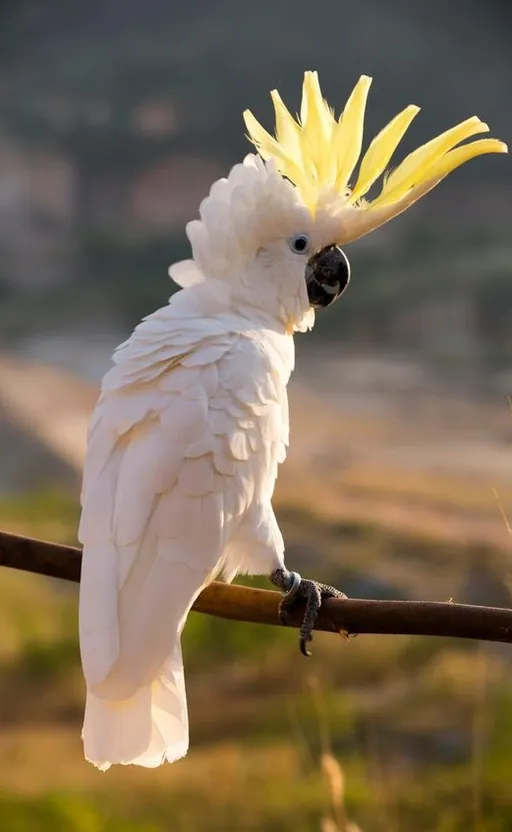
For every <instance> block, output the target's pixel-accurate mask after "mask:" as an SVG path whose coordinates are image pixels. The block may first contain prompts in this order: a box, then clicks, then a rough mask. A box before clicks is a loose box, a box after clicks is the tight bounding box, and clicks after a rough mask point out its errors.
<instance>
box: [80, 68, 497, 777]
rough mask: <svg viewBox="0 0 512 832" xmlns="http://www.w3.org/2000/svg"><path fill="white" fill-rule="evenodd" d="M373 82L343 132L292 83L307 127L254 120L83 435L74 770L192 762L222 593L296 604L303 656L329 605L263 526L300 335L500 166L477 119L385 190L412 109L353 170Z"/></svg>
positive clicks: (268, 524)
mask: <svg viewBox="0 0 512 832" xmlns="http://www.w3.org/2000/svg"><path fill="white" fill-rule="evenodd" d="M370 83H371V79H370V78H368V77H366V76H362V77H361V78H360V79H359V81H358V82H357V84H356V86H355V88H354V90H353V92H352V94H351V95H350V97H349V99H348V101H347V103H346V105H345V109H344V111H343V114H342V116H340V118H339V119H336V118H335V116H334V113H333V111H332V110H331V108H330V107H329V106H328V104H327V103H326V101H325V100H324V99H323V97H322V93H321V90H320V86H319V82H318V76H317V73H316V72H306V73H305V76H304V83H303V92H302V105H301V110H300V117H298V118H297V119H295V118H294V117H293V116H292V115H291V114H290V112H289V111H288V110H287V108H286V107H285V105H284V103H283V101H282V99H281V97H280V96H279V93H278V92H277V91H276V90H274V91H273V92H272V93H271V96H272V100H273V104H274V108H275V117H276V135H275V138H274V137H272V136H271V135H270V134H269V133H268V132H266V131H265V130H264V129H263V127H262V126H261V125H260V124H259V123H258V121H257V120H256V119H255V117H254V116H253V115H252V114H251V112H249V111H246V112H245V113H244V118H245V124H246V128H247V131H248V134H249V138H250V139H251V140H252V142H253V144H254V145H255V147H256V151H257V153H256V154H251V155H248V156H247V157H246V158H245V159H244V161H243V163H242V164H237V165H235V166H234V167H233V168H232V170H231V171H230V173H229V175H228V176H227V178H224V179H220V180H219V181H217V182H215V183H214V184H213V186H212V188H211V190H210V193H209V195H208V196H207V197H206V198H205V199H204V201H203V202H202V203H201V205H200V209H199V213H200V219H197V220H193V221H192V222H190V223H189V224H188V225H187V228H186V230H187V235H188V238H189V240H190V243H191V247H192V259H190V260H186V261H183V262H180V263H176V264H175V265H173V266H172V267H171V268H170V275H171V277H172V278H173V279H174V280H175V281H176V283H177V284H178V285H179V286H181V287H182V291H179V292H177V293H176V294H175V295H173V297H171V299H170V301H169V303H168V305H166V306H164V307H163V308H162V309H159V310H158V311H157V312H155V313H154V314H151V315H149V316H148V317H147V318H145V319H144V320H143V321H142V323H141V324H140V325H139V326H138V327H137V328H136V329H135V331H134V333H133V335H132V336H131V337H130V338H129V339H128V341H126V342H125V343H123V344H121V346H120V347H118V349H117V350H116V352H115V354H114V359H113V362H114V365H113V367H112V368H111V369H110V371H109V372H108V373H107V375H106V376H105V378H104V380H103V384H102V388H101V395H100V398H99V401H98V404H97V407H96V409H95V412H94V414H93V417H92V421H91V424H90V428H89V436H88V450H87V457H86V463H85V470H84V478H83V490H82V515H81V522H80V529H79V538H80V540H81V542H82V543H83V565H82V578H81V588H80V609H79V630H80V648H81V659H82V667H83V672H84V676H85V681H86V687H87V699H86V706H85V719H84V726H83V734H82V736H83V742H84V753H85V757H86V759H87V760H89V761H91V762H92V763H94V764H95V765H96V766H97V767H98V768H100V769H103V770H105V769H108V768H109V767H110V766H111V765H112V764H114V763H122V764H128V763H133V764H137V765H141V766H148V767H152V766H158V765H159V764H160V763H163V762H164V761H166V760H168V761H173V760H176V759H178V758H180V757H183V756H184V755H185V754H186V753H187V750H188V742H189V740H188V716H187V702H186V694H185V682H184V675H183V661H182V654H181V646H180V637H181V633H182V630H183V627H184V624H185V621H186V618H187V614H188V612H189V610H190V608H191V606H192V604H193V602H194V600H195V598H196V597H197V596H198V594H199V593H200V592H201V590H202V589H203V588H204V587H205V586H206V585H207V584H208V583H209V582H210V581H212V580H213V579H214V578H215V577H216V576H219V575H221V574H222V575H223V577H224V579H225V580H226V581H231V580H232V579H233V578H234V577H235V576H236V575H240V574H257V575H268V576H269V577H270V580H271V581H272V582H273V583H274V584H275V585H277V587H279V589H280V590H281V591H282V592H283V593H285V596H284V601H283V605H282V610H281V612H282V615H283V616H285V615H286V611H287V609H288V608H289V606H290V605H291V604H292V603H293V600H294V598H297V597H300V596H302V598H303V599H304V598H305V599H306V615H305V619H304V624H303V627H302V630H301V636H300V638H301V649H302V650H303V652H307V650H306V644H307V642H308V641H309V640H310V638H311V632H312V628H313V626H314V621H315V617H316V613H317V611H318V608H319V606H320V604H321V602H322V598H324V597H328V596H332V595H339V596H340V597H345V596H343V593H341V592H338V591H337V590H335V589H334V588H333V587H325V586H323V585H321V584H317V583H316V582H314V581H305V580H302V579H301V577H300V576H299V575H298V574H297V573H294V572H289V571H288V570H287V569H286V567H285V564H284V542H283V538H282V536H281V533H280V530H279V527H278V524H277V521H276V518H275V515H274V512H273V509H272V503H271V500H272V493H273V491H274V484H275V481H276V476H277V470H278V465H279V464H280V463H282V462H283V461H284V459H285V456H286V449H287V445H288V401H287V393H286V387H287V384H288V380H289V378H290V374H291V372H292V370H293V367H294V341H293V336H294V333H295V332H303V331H305V330H307V329H310V328H311V327H312V326H313V323H314V317H315V310H317V309H321V308H323V307H327V306H329V305H330V304H331V303H333V301H335V300H336V299H337V298H338V297H339V296H340V295H341V294H342V292H343V291H344V289H345V288H346V286H347V284H348V282H349V277H350V270H349V264H348V261H347V258H346V256H345V254H344V252H343V251H342V249H341V248H340V246H341V245H345V244H347V243H350V242H352V241H353V240H356V239H358V238H359V237H362V236H363V235H364V234H367V233H368V232H370V231H372V230H373V229H375V228H377V227H378V226H381V225H382V224H383V223H385V222H387V221H388V220H390V219H391V218H392V217H396V216H397V215H398V214H400V213H401V212H402V211H404V210H405V209H406V208H408V207H409V206H410V205H412V204H413V203H414V202H416V200H417V199H419V198H420V197H421V196H423V195H424V194H426V193H427V192H428V191H430V190H431V189H432V188H433V187H434V186H435V185H436V184H437V183H438V182H439V181H440V180H441V179H443V178H444V177H445V176H446V175H447V174H448V173H450V172H451V171H452V170H454V169H455V168H456V167H458V166H459V165H461V164H462V163H463V162H466V161H467V160H469V159H472V158H473V157H474V156H478V155H480V154H483V153H502V152H505V151H506V146H505V145H504V144H502V143H501V142H499V141H497V140H495V139H480V140H478V141H475V142H473V143H469V144H462V145H461V144H460V143H461V142H462V141H464V140H465V139H468V138H469V137H471V136H474V135H475V134H478V133H483V132H485V131H487V130H488V127H487V125H486V124H484V123H483V122H482V121H480V119H479V118H477V117H473V118H470V119H468V120H467V121H464V122H462V123H461V124H458V125H457V126H456V127H453V128H452V129H451V130H448V131H447V132H445V133H443V134H442V135H441V136H438V137H437V138H434V139H432V141H429V142H428V143H427V144H425V145H423V146H422V147H420V148H419V149H418V150H415V151H414V152H413V153H411V154H410V155H408V156H407V157H406V158H405V160H404V161H403V162H402V163H401V164H400V165H398V167H397V168H396V169H395V170H394V171H393V172H392V173H390V174H389V175H387V178H385V179H384V184H383V186H382V190H381V192H380V194H379V195H378V196H377V197H376V198H375V199H373V200H371V201H366V200H365V198H364V197H365V194H367V193H368V191H369V189H370V188H371V187H372V185H373V184H374V183H375V182H376V180H377V179H378V178H379V177H380V176H381V175H382V174H383V173H384V172H385V170H386V168H387V167H388V165H389V162H390V160H391V157H392V155H393V153H394V151H395V149H396V147H397V145H398V143H399V142H400V139H401V138H402V136H403V134H404V133H405V131H406V130H407V128H408V126H409V124H410V123H411V121H412V120H413V118H414V117H415V116H416V115H417V113H418V111H419V108H418V107H415V106H412V105H411V106H408V107H406V108H405V109H404V110H403V111H402V112H401V113H399V114H398V115H397V116H396V117H395V118H394V119H393V120H392V121H391V122H390V123H389V124H387V125H386V126H385V127H384V128H383V130H382V131H381V132H380V133H379V134H378V135H377V137H376V138H375V139H374V140H373V141H372V142H371V144H370V145H369V147H368V149H367V151H366V153H365V154H364V156H363V157H362V160H361V162H360V165H359V170H358V174H357V176H354V175H353V172H354V169H355V167H356V165H357V163H358V160H359V157H360V154H361V146H362V139H363V120H364V112H365V106H366V98H367V95H368V90H369V87H370Z"/></svg>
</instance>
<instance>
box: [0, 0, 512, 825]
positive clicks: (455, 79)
mask: <svg viewBox="0 0 512 832" xmlns="http://www.w3.org/2000/svg"><path fill="white" fill-rule="evenodd" d="M511 35H512V6H510V4H509V3H508V2H506V0H502V2H498V0H487V2H486V3H482V2H478V0H466V2H465V3H461V4H455V3H452V4H449V3H446V2H441V0H430V2H429V3H420V2H417V3H411V2H410V0H409V1H408V0H361V2H359V3H354V2H351V3H349V2H347V0H316V2H315V3H314V4H311V3H309V2H306V1H305V0H293V2H292V0H273V2H272V3H270V2H269V3H257V4H252V5H248V4H245V3H241V2H240V0H219V2H214V0H195V2H190V3H189V4H185V3H177V2H172V0H165V2H163V0H145V2H144V3H138V2H133V0H124V2H120V0H103V2H95V1H94V0H92V1H91V0H87V2H86V0H46V2H44V3H43V2H42V1H41V0H17V2H15V0H4V2H3V4H2V6H1V8H0V458H1V465H0V524H1V526H2V528H5V529H7V530H11V531H14V532H19V533H23V534H32V535H35V536H40V537H45V538H49V539H53V540H61V541H66V542H71V543H74V542H76V527H77V520H78V514H79V510H78V493H79V481H80V472H81V466H82V461H83V453H84V443H85V431H86V426H87V421H88V418H89V415H90V412H91V409H92V407H93V405H94V402H95V398H96V395H97V386H98V383H99V380H100V379H101V376H102V375H103V373H104V372H105V371H106V369H107V368H108V366H109V359H110V355H111V352H112V349H113V347H114V346H115V344H116V343H118V342H119V341H121V340H123V339H124V338H125V337H127V336H128V334H129V333H130V331H131V330H132V328H133V326H134V325H135V324H136V323H137V322H138V321H139V320H140V318H141V317H142V315H144V314H146V313H148V312H150V311H152V310H153V309H155V308H156V307H158V306H161V305H163V304H164V303H165V302H166V300H167V298H168V296H169V294H170V293H171V292H172V291H173V286H172V285H171V282H170V280H169V278H168V276H167V268H168V266H169V264H170V263H171V262H173V261H175V260H178V259H181V258H183V257H186V256H188V252H189V249H188V245H187V240H186V238H185V235H184V225H185V223H186V222H187V221H188V220H189V219H192V218H193V217H194V216H196V213H197V207H198V203H199V201H200V199H201V198H202V197H203V196H204V195H205V194H206V193H207V191H208V189H209V187H210V185H211V183H212V182H213V181H214V180H215V179H216V178H218V177H219V176H222V175H224V174H225V173H226V172H227V170H228V169H229V167H230V166H231V165H232V164H234V163H235V162H237V161H239V160H240V159H241V158H242V157H243V155H245V153H246V152H247V151H248V150H249V149H250V148H249V146H248V144H247V142H246V140H245V138H244V127H243V122H242V118H241V113H242V110H243V109H244V108H246V107H250V108H251V109H252V110H253V112H255V113H256V114H257V116H258V117H261V118H262V120H263V121H264V123H265V124H266V125H267V126H268V127H270V126H271V124H272V120H271V108H270V100H269V94H268V93H269V90H270V89H271V88H273V87H275V86H277V87H278V89H279V90H280V92H281V93H282V95H283V97H284V99H285V101H286V102H288V103H290V104H291V106H292V108H297V107H298V104H299V98H300V86H301V80H302V74H303V72H304V70H305V69H318V70H319V72H320V78H321V82H322V86H323V88H324V92H325V94H326V97H327V98H328V100H329V101H330V102H331V103H332V104H333V105H334V106H335V107H336V109H337V110H338V111H339V110H340V108H341V107H342V105H343V103H344V101H345V100H346V97H347V95H348V93H349V92H350V90H351V89H352V87H353V85H354V83H355V81H356V80H357V78H358V77H359V75H360V74H362V73H365V74H369V75H372V76H374V84H373V87H372V90H371V93H370V103H369V108H368V116H367V134H366V135H367V139H369V138H371V137H372V136H373V135H374V133H375V132H376V131H377V130H378V129H380V127H381V126H382V125H383V124H384V123H386V122H387V121H388V120H389V119H390V118H391V117H392V116H393V115H394V114H395V113H396V112H398V111H399V110H400V109H401V108H402V107H403V106H405V105H406V104H408V103H417V104H419V105H421V106H422V107H423V110H422V113H421V115H420V116H419V117H418V119H417V120H416V121H415V123H414V125H413V126H412V127H411V128H410V130H409V133H408V136H407V138H406V140H405V141H404V143H403V149H402V150H401V152H402V154H403V153H405V152H407V151H409V150H411V149H412V148H413V147H416V146H417V145H418V144H420V143H421V142H423V141H425V140H428V139H429V138H431V136H433V135H435V134H437V133H439V132H441V131H443V130H445V129H446V128H448V127H450V126H452V125H453V124H455V123H456V122H457V121H460V120H462V119H464V118H466V117H468V116H470V115H472V114H474V113H476V114H478V115H479V116H481V117H482V118H483V119H484V120H486V121H487V122H488V123H489V124H490V126H491V135H494V136H496V137H498V138H500V139H503V140H504V141H508V142H510V138H511V132H512V109H511V106H510V91H511V80H512V58H511V52H510V38H511ZM511 186H512V174H511V168H510V163H509V162H508V160H507V158H505V157H497V156H496V157H494V156H493V157H481V158H479V159H477V160H475V161H473V162H471V163H470V164H468V165H467V166H464V167H463V168H462V169H460V170H458V171H457V172H455V173H454V174H452V175H451V176H450V177H449V179H448V180H447V181H446V182H443V183H442V184H441V185H440V187H439V188H438V189H436V190H435V191H434V192H433V193H432V194H430V195H429V196H428V197H427V198H426V199H425V200H424V201H422V202H421V203H420V204H419V205H417V206H416V207H414V208H413V209H412V210H411V211H410V212H408V213H407V214H406V215H405V216H403V217H401V218H399V219H397V220H396V221H394V222H393V223H392V224H391V225H389V226H385V227H384V228H383V229H382V230H380V231H377V232H375V233H373V234H372V235H371V236H370V237H369V238H367V239H365V240H363V241H361V242H360V243H357V244H355V245H353V246H351V247H350V249H349V250H348V252H347V253H348V255H349V257H350V259H351V261H352V269H353V280H352V283H351V286H350V290H349V291H348V292H347V293H346V295H344V297H343V301H342V302H341V303H339V304H337V305H336V306H335V307H334V308H333V309H332V310H328V311H326V312H325V313H323V314H320V315H319V316H318V324H317V327H316V329H315V331H314V333H312V334H309V335H307V336H299V337H298V339H297V346H298V369H297V372H296V374H295V376H294V380H293V383H292V385H291V407H292V447H291V453H290V458H289V460H288V462H287V463H286V465H285V466H284V467H283V469H282V472H281V476H280V480H279V486H278V490H277V495H276V507H277V510H278V514H279V518H280V521H281V524H282V527H283V531H284V534H285V539H286V540H287V544H288V565H289V566H290V567H292V568H297V569H299V570H304V572H307V573H308V574H311V575H312V576H315V577H317V578H319V579H326V580H329V581H330V582H332V583H336V584H338V585H339V586H340V587H342V588H343V589H344V590H345V591H346V592H347V593H348V594H349V595H353V596H362V597H373V598H417V599H435V600H447V599H449V598H450V597H453V598H454V599H455V600H457V601H461V602H471V603H485V604H497V605H510V593H509V586H508V581H509V573H510V564H511V563H512V539H511V538H510V535H509V533H508V532H507V526H506V522H505V518H506V515H507V512H508V511H509V510H510V511H511V512H512V418H511V414H510V408H509V402H508V396H509V395H510V394H511V393H512V327H511V326H510V309H511V304H512V238H511V234H510V227H511V223H512V201H511V199H510V194H511ZM314 647H315V649H314V657H313V658H312V659H310V660H309V661H308V662H306V661H305V660H304V659H303V658H302V657H301V656H300V655H299V653H298V650H297V644H296V638H295V635H294V634H293V633H292V632H290V631H285V630H278V629H276V628H263V627H256V626H254V627H250V626H247V625H242V624H232V623H225V622H221V621H215V620H213V619H208V618H206V617H201V616H198V615H194V614H193V615H191V617H190V620H189V623H188V625H187V630H186V635H185V654H186V667H187V676H188V690H189V700H190V716H191V725H192V729H191V730H192V751H191V752H190V754H189V756H188V757H187V758H186V759H185V760H184V761H181V762H179V763H177V764H176V765H174V766H172V767H170V766H166V767H165V768H162V769H161V770H157V771H150V772H148V771H144V770H134V769H119V770H113V771H111V772H109V773H108V774H107V775H104V774H100V773H98V772H97V771H96V770H94V769H93V768H92V767H91V766H88V765H86V764H85V763H84V761H83V758H82V748H81V743H80V736H79V734H80V724H81V717H82V708H83V701H84V692H83V685H82V680H81V675H80V669H79V657H78V647H77V632H76V591H75V589H74V588H70V587H68V586H64V585H60V584H58V582H51V581H47V580H44V579H41V578H37V577H35V576H31V575H22V574H17V573H14V572H9V571H7V570H3V571H2V572H1V574H0V725H1V730H0V825H1V828H2V830H5V832H50V830H51V832H157V831H158V832H160V830H161V831H162V832H167V830H172V832H191V831H192V830H208V831H210V830H212V832H221V830H222V832H230V830H242V829H244V830H245V829H247V830H263V832H285V830H294V832H303V831H304V832H306V830H307V832H309V830H321V831H322V832H336V830H338V832H339V831H340V830H345V832H350V830H351V832H355V830H356V829H360V830H362V832H375V830H378V831H379V832H381V830H382V832H408V830H412V829H414V830H416V832H432V830H436V832H459V830H460V831H461V832H462V830H464V832H467V831H468V830H472V832H484V830H485V832H510V829H512V793H511V791H510V771H511V769H512V740H511V737H512V664H511V652H510V648H509V647H507V646H503V645H501V646H499V645H483V644H478V643H476V642H474V643H473V642H468V643H463V642H460V641H456V640H435V639H420V638H406V637H368V636H364V637H360V638H356V639H353V640H351V641H350V642H349V643H344V642H342V641H341V639H337V638H335V637H334V636H321V635H318V636H317V637H316V639H315V644H314ZM356 825H357V826H356Z"/></svg>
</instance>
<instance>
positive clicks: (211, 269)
mask: <svg viewBox="0 0 512 832" xmlns="http://www.w3.org/2000/svg"><path fill="white" fill-rule="evenodd" d="M370 84H371V79H370V78H368V77H366V76H362V77H361V78H360V79H359V81H358V83H357V84H356V86H355V88H354V90H353V92H352V94H351V95H350V97H349V99H348V101H347V103H346V105H345V109H344V111H343V113H342V115H341V116H340V117H339V119H338V120H336V118H335V116H334V113H333V111H332V110H331V109H330V107H329V105H328V104H327V102H326V101H324V99H323V98H322V94H321V90H320V85H319V82H318V76H317V73H316V72H306V73H305V76H304V85H303V94H302V105H301V113H300V118H297V120H296V119H294V118H293V117H292V115H291V114H290V113H289V111H288V110H287V109H286V107H285V105H284V104H283V102H282V100H281V98H280V96H279V93H278V92H277V90H273V91H272V93H271V96H272V100H273V103H274V108H275V114H276V138H273V137H272V136H271V135H270V134H269V133H267V132H266V131H265V130H264V129H263V128H262V127H261V125H260V124H259V123H258V122H257V121H256V119H255V118H254V116H253V115H252V113H250V112H249V111H246V112H245V113H244V118H245V123H246V127H247V129H248V132H249V137H250V139H251V140H252V142H253V143H254V144H255V146H256V148H257V150H258V153H259V156H256V155H250V156H247V157H246V159H245V160H244V162H243V164H239V165H235V167H234V168H233V169H232V170H231V172H230V173H229V176H228V177H227V179H220V180H218V181H217V182H215V183H214V185H213V186H212V188H211V190H210V194H209V196H208V197H207V198H206V199H205V200H203V202H202V203H201V205H200V219H199V220H194V221H193V222H190V223H189V224H188V225H187V234H188V237H189V239H190V242H191V244H192V252H193V257H194V261H195V262H196V264H197V266H198V267H199V271H198V272H196V274H197V277H196V280H197V281H198V280H207V279H220V280H222V281H227V282H228V283H229V285H230V287H231V291H232V297H233V300H234V302H235V303H238V304H241V305H245V306H247V307H250V308H252V309H259V310H261V311H262V312H263V313H265V314H266V315H267V316H270V317H272V318H273V319H275V320H276V321H279V322H280V323H281V324H283V325H284V326H285V327H286V328H287V329H289V330H292V331H293V330H294V329H300V330H303V329H306V328H308V327H310V326H311V325H312V323H313V321H314V311H313V310H314V308H317V307H323V306H328V305H329V304H330V303H332V302H333V301H334V300H335V299H336V298H337V297H339V296H340V294H341V293H342V292H343V290H344V289H345V288H346V286H347V284H348V281H349V277H350V274H349V266H348V261H347V259H346V257H345V255H344V254H343V252H342V251H341V249H340V248H339V246H340V245H345V244H346V243H349V242H352V241H353V240H356V239H358V238H359V237H362V236H363V235H365V234H368V233H369V232H370V231H372V230H373V229H375V228H377V227H378V226H380V225H382V224H384V223H385V222H388V221H389V220H390V219H392V218H393V217H395V216H397V215H398V214H400V213H401V212H402V211H404V210H405V209H406V208H408V207H409V206H410V205H412V204H413V203H414V202H416V200H418V199H419V198H420V197H421V196H423V195H424V194H426V193H427V192H428V191H429V190H431V189H432V188H433V187H434V186H435V185H437V183H438V182H440V181H441V179H443V178H444V177H445V176H446V175H447V174H448V173H450V172H451V171H452V170H454V169H455V168H456V167H458V166H459V165H461V164H463V163H464V162H466V161H468V160H469V159H471V158H473V157H475V156H478V155H481V154H482V153H504V152H506V151H507V148H506V145H504V144H503V143H502V142H499V141H497V140H496V139H480V140H479V141H475V142H471V143H469V144H464V145H461V146H458V147H456V145H459V143H460V142H461V141H464V140H465V139H467V138H469V137H471V136H473V135H475V134H476V133H482V132H485V131H487V130H488V127H487V125H486V124H484V123H483V122H481V121H480V119H478V118H477V117H476V116H474V117H473V118H470V119H467V120H466V121H465V122H462V123H461V124H459V125H457V126H456V127H454V128H452V129H451V130H448V131H446V132H445V133H443V134H442V135H441V136H438V137H436V138H435V139H432V140H431V141H430V142H428V143H427V144H425V145H422V146H421V147H420V148H418V149H417V150H415V151H414V152H413V153H411V154H409V156H407V157H406V158H405V159H404V161H403V162H402V163H401V164H400V165H399V166H398V167H397V168H396V169H395V170H394V171H393V172H392V173H391V174H390V175H389V176H387V177H385V178H384V184H383V188H382V191H381V193H380V195H379V196H378V197H377V198H376V199H374V200H372V201H371V202H367V201H366V200H365V199H364V196H365V194H366V193H367V192H368V191H369V190H370V188H371V187H372V185H373V184H374V183H375V181H376V180H377V179H378V178H379V177H380V176H381V175H382V174H384V172H385V170H386V168H387V166H388V164H389V162H390V160H391V157H392V155H393V153H394V151H395V150H396V147H397V145H398V144H399V142H400V140H401V138H402V136H403V135H404V133H405V131H406V130H407V128H408V126H409V124H410V123H411V121H412V119H413V118H414V117H415V116H416V115H417V113H418V112H419V108H418V107H415V106H413V105H410V106H409V107H406V108H405V110H403V111H402V112H401V113H399V114H398V115H397V116H396V117H395V118H394V119H393V120H392V121H391V122H390V123H389V124H388V125H386V126H385V127H384V128H383V130H382V131H381V132H380V133H379V134H378V135H377V136H376V138H375V139H374V140H373V141H372V142H371V144H370V146H369V148H368V150H367V151H366V153H365V155H364V156H363V158H362V160H361V163H360V165H359V171H358V176H357V178H356V179H355V182H354V183H353V184H351V183H352V177H353V171H354V169H355V167H356V165H357V163H358V160H359V157H360V154H361V148H362V139H363V123H364V113H365V107H366V98H367V95H368V90H369V87H370ZM175 268H176V267H171V269H170V273H171V276H172V277H174V279H175V280H176V282H178V283H179V284H180V285H184V281H183V280H181V279H180V276H179V273H178V270H177V269H176V270H175ZM189 283H190V281H187V284H189Z"/></svg>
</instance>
